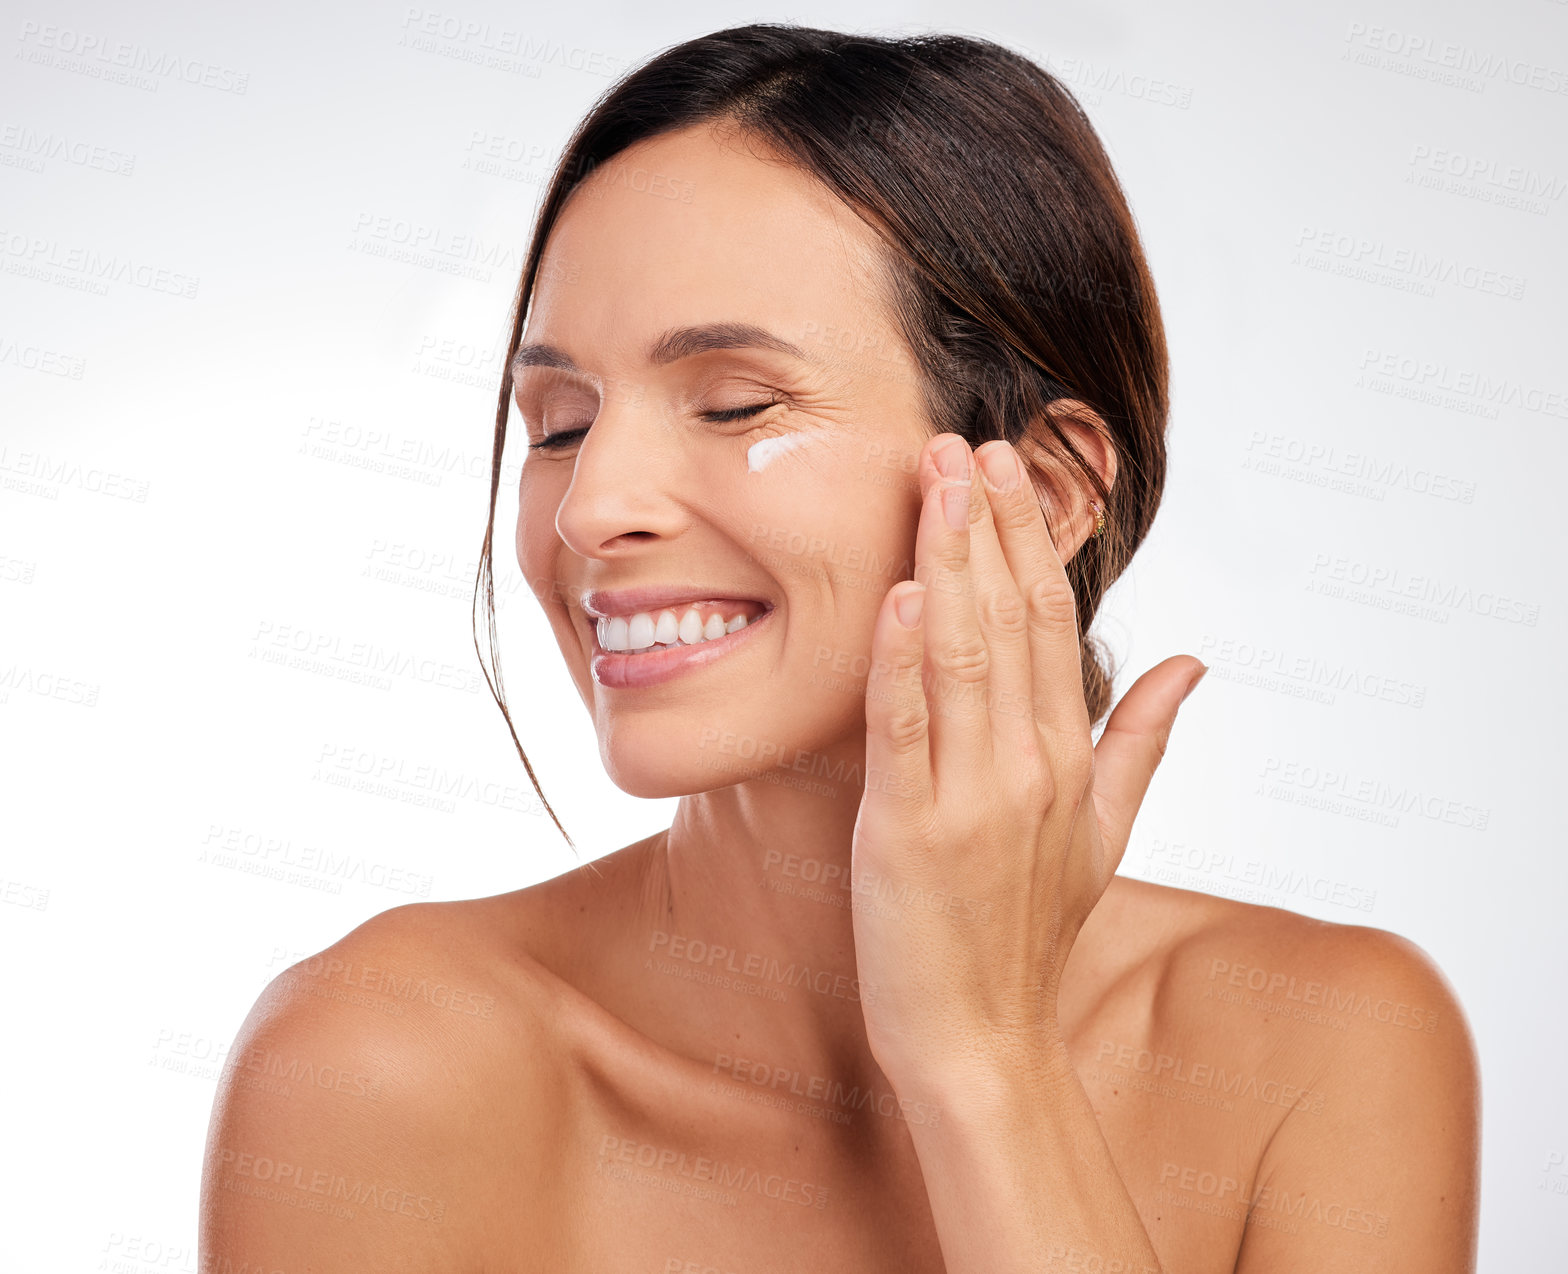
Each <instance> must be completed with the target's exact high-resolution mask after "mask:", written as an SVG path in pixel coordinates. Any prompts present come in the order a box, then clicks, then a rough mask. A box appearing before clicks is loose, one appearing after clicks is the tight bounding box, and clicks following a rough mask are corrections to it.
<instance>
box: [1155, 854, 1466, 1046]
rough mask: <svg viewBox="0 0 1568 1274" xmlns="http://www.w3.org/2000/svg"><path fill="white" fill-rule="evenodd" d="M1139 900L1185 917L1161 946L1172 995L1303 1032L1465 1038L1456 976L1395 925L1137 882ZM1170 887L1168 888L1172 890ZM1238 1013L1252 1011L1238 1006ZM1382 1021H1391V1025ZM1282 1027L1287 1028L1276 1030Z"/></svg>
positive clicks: (1343, 1038) (1348, 1037)
mask: <svg viewBox="0 0 1568 1274" xmlns="http://www.w3.org/2000/svg"><path fill="white" fill-rule="evenodd" d="M1139 884H1140V886H1141V888H1143V889H1144V890H1157V891H1159V893H1158V894H1149V895H1147V896H1146V899H1147V900H1146V902H1145V905H1146V906H1149V907H1151V908H1162V907H1164V908H1168V909H1171V910H1172V911H1173V912H1174V913H1175V914H1177V915H1179V916H1180V917H1181V919H1180V920H1178V921H1175V922H1173V923H1172V924H1171V925H1170V927H1169V928H1168V930H1167V932H1168V933H1169V934H1170V940H1169V941H1168V942H1167V943H1166V944H1165V949H1164V950H1163V951H1162V952H1161V959H1162V964H1163V972H1162V981H1163V984H1164V989H1165V990H1166V991H1167V992H1168V993H1169V994H1170V995H1171V997H1172V998H1173V999H1174V1000H1175V1001H1178V1002H1180V1001H1183V1000H1190V999H1200V1000H1204V1001H1207V1002H1208V1005H1207V1007H1208V1008H1209V1009H1218V1008H1219V1007H1221V1006H1236V1007H1239V1008H1241V1009H1244V1010H1247V1011H1248V1012H1249V1013H1250V1014H1251V1017H1252V1019H1255V1020H1271V1022H1272V1025H1273V1026H1276V1027H1284V1026H1286V1025H1287V1024H1288V1025H1289V1026H1291V1027H1292V1028H1294V1029H1293V1031H1292V1032H1288V1033H1293V1034H1300V1035H1302V1036H1304V1037H1305V1038H1308V1039H1320V1038H1321V1039H1329V1038H1333V1037H1338V1039H1339V1042H1340V1043H1341V1044H1348V1043H1350V1042H1351V1041H1361V1040H1366V1039H1382V1038H1384V1037H1385V1036H1387V1035H1388V1034H1389V1031H1392V1032H1393V1038H1395V1039H1399V1038H1410V1039H1413V1038H1415V1037H1417V1036H1421V1037H1426V1038H1428V1039H1430V1040H1433V1041H1436V1040H1437V1039H1439V1038H1442V1039H1444V1040H1445V1041H1448V1042H1450V1043H1453V1044H1456V1045H1460V1046H1462V1047H1461V1051H1464V1050H1465V1049H1468V1048H1469V1047H1470V1045H1471V1037H1470V1031H1469V1025H1468V1023H1467V1021H1466V1019H1465V1016H1464V1012H1463V1009H1462V1008H1461V1006H1460V1003H1459V999H1458V996H1457V995H1456V993H1455V991H1454V988H1453V986H1452V984H1451V983H1450V982H1449V980H1448V978H1447V977H1446V976H1445V975H1444V973H1443V971H1442V970H1441V969H1440V968H1439V967H1438V965H1437V963H1436V961H1435V960H1433V958H1432V956H1431V955H1430V954H1429V953H1428V952H1427V951H1426V950H1425V949H1424V948H1422V947H1421V946H1419V945H1418V944H1416V943H1415V942H1412V941H1411V940H1410V939H1409V938H1406V937H1404V936H1402V935H1400V934H1397V933H1393V932H1391V931H1390V930H1387V929H1378V928H1373V927H1371V926H1368V925H1349V924H1337V923H1334V922H1332V921H1326V920H1318V919H1315V918H1313V917H1311V916H1304V915H1301V914H1299V913H1297V912H1293V911H1287V910H1284V909H1283V908H1279V907H1264V906H1258V905H1255V904H1253V903H1246V902H1239V901H1236V900H1234V899H1229V898H1218V897H1212V896H1210V895H1207V894H1198V893H1194V892H1192V891H1189V890H1183V889H1171V888H1169V887H1167V886H1164V885H1152V884H1145V883H1143V882H1139ZM1173 896H1174V897H1173ZM1243 1020H1248V1019H1247V1018H1246V1016H1245V1015H1243ZM1382 1028H1388V1029H1387V1030H1385V1029H1382ZM1280 1033H1281V1034H1287V1032H1280Z"/></svg>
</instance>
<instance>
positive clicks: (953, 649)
mask: <svg viewBox="0 0 1568 1274" xmlns="http://www.w3.org/2000/svg"><path fill="white" fill-rule="evenodd" d="M954 439H956V441H954ZM943 445H946V446H948V447H951V448H952V450H953V455H954V456H955V457H957V458H958V459H960V460H965V461H967V460H969V457H970V452H969V444H968V443H967V442H965V441H964V439H963V438H961V437H959V436H958V435H957V434H938V435H937V437H936V438H934V439H932V440H931V441H930V442H928V443H927V444H926V446H925V448H924V449H923V451H922V455H921V461H920V468H921V473H920V480H921V482H922V483H923V484H924V486H925V499H924V501H923V502H922V504H921V507H920V525H919V528H918V529H917V530H916V532H915V578H916V579H918V580H920V581H921V582H922V583H923V584H925V586H926V605H925V613H924V615H923V616H922V622H923V625H924V628H925V674H926V675H925V684H926V704H927V707H928V708H929V711H930V714H931V781H932V785H933V786H934V787H935V788H936V789H937V790H938V791H940V790H941V788H942V786H943V784H944V783H948V784H951V785H952V786H953V787H954V788H957V787H959V786H965V787H969V788H970V790H974V789H975V786H976V785H978V784H980V783H981V782H982V781H983V780H984V779H985V778H986V777H987V776H988V775H989V774H990V772H991V767H992V762H993V752H992V748H991V713H990V709H989V708H988V707H987V706H986V688H987V683H988V681H989V676H990V661H991V653H990V649H989V648H988V647H987V645H986V642H985V636H984V634H982V633H981V631H980V617H979V615H978V614H976V612H975V590H974V580H973V578H972V576H971V574H970V567H969V544H970V534H969V525H970V520H971V517H972V515H973V513H974V510H975V500H976V499H980V498H983V496H982V495H980V494H979V493H978V492H977V491H976V482H977V479H976V477H975V475H974V472H973V464H972V463H971V464H970V473H969V476H968V478H967V479H950V478H947V477H945V476H943V474H942V471H941V470H940V469H939V468H938V467H937V463H936V454H937V452H939V451H941V450H942V449H943Z"/></svg>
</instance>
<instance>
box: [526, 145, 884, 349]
mask: <svg viewBox="0 0 1568 1274" xmlns="http://www.w3.org/2000/svg"><path fill="white" fill-rule="evenodd" d="M881 251H882V249H881V243H880V240H879V239H878V237H877V235H876V233H875V231H874V230H873V229H872V228H871V227H870V226H869V225H868V224H867V223H866V222H865V221H863V220H862V219H861V218H860V217H859V216H857V215H856V213H855V212H854V210H852V209H851V208H849V207H848V206H847V205H845V204H844V203H843V202H842V201H840V200H839V199H838V198H837V197H836V196H834V195H833V193H832V192H831V191H829V190H828V188H827V187H826V186H824V185H823V184H822V182H821V181H819V180H818V179H817V178H816V177H814V176H813V175H811V174H809V173H807V172H804V171H802V170H801V169H800V168H798V167H796V166H795V165H793V164H791V163H788V162H786V161H784V160H783V159H782V158H780V157H778V156H776V155H774V154H773V153H772V152H770V151H768V150H767V149H765V147H764V144H763V143H762V142H760V141H757V140H755V139H750V138H747V137H742V136H741V135H739V134H737V133H735V132H733V131H732V130H727V131H725V132H723V133H720V132H718V131H716V130H714V129H713V128H712V127H711V126H710V125H708V124H701V125H694V126H692V127H690V128H686V129H682V130H680V131H678V132H675V133H669V134H665V135H663V136H660V137H656V138H652V139H650V140H648V141H645V142H640V143H638V144H637V145H636V146H633V147H630V148H628V149H627V150H625V151H622V152H621V153H620V154H618V155H617V156H615V158H614V159H612V160H609V161H607V162H606V163H605V164H603V165H601V166H600V167H599V168H598V169H596V170H595V171H594V172H593V174H592V175H591V176H589V177H588V178H587V179H586V180H585V181H584V182H583V183H582V184H581V185H580V186H579V187H578V188H577V189H576V190H575V191H574V192H573V194H572V196H571V198H570V199H569V200H568V202H567V205H566V207H565V209H564V210H563V211H562V213H561V215H560V216H559V218H558V219H557V221H556V224H555V225H554V227H553V228H552V229H551V232H550V237H549V240H548V242H547V244H546V248H545V254H544V259H543V260H542V262H541V263H540V270H539V277H538V281H537V282H536V284H535V289H534V299H533V304H532V308H531V311H530V314H529V323H528V331H529V339H530V340H546V339H548V340H550V341H552V342H554V343H557V344H562V345H565V346H566V347H567V348H568V350H569V351H570V352H572V353H574V354H577V355H579V356H582V357H589V358H602V357H607V356H611V357H613V356H614V355H615V354H617V353H624V354H625V355H627V356H631V355H632V354H633V353H634V351H637V350H640V349H641V348H642V347H643V344H644V342H645V341H646V339H647V338H648V336H649V335H650V334H653V333H656V332H660V331H663V330H665V329H667V328H669V327H671V326H673V325H677V324H685V323H692V324H696V323H708V322H719V321H737V322H754V323H757V324H758V325H760V326H765V327H769V328H771V329H772V330H774V331H777V332H778V333H779V334H780V335H782V336H785V337H786V338H788V339H791V340H796V341H801V342H802V343H805V344H809V343H811V341H812V338H813V335H814V334H816V335H820V333H821V332H822V331H823V330H824V329H825V328H826V327H828V326H829V325H835V324H836V325H838V326H840V327H848V328H851V329H853V330H857V331H860V332H866V333H868V334H875V333H885V332H886V328H885V326H884V325H885V323H886V321H887V316H886V315H885V314H884V313H883V305H884V301H883V299H882V291H881V288H882V266H881ZM579 339H581V340H592V341H593V342H594V348H593V349H592V350H590V349H587V348H583V349H573V348H572V346H573V345H574V344H575V343H576V341H577V340H579Z"/></svg>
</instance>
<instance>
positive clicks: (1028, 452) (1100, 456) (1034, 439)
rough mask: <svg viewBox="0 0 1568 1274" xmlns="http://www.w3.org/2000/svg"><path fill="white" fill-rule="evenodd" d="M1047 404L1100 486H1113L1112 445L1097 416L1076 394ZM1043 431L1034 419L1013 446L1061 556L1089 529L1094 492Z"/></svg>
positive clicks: (1088, 533)
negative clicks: (1050, 444) (1056, 452)
mask: <svg viewBox="0 0 1568 1274" xmlns="http://www.w3.org/2000/svg"><path fill="white" fill-rule="evenodd" d="M1047 410H1048V411H1049V412H1050V414H1051V420H1052V422H1053V423H1054V424H1055V425H1056V427H1057V428H1058V429H1060V430H1061V431H1062V432H1063V433H1064V434H1066V435H1067V436H1068V437H1069V438H1070V439H1071V440H1072V443H1073V445H1074V446H1075V447H1076V448H1077V449H1078V454H1079V455H1081V456H1082V457H1083V458H1084V460H1085V461H1086V462H1087V463H1088V464H1089V465H1090V466H1091V467H1092V468H1093V469H1094V470H1095V472H1096V473H1098V474H1099V475H1100V480H1101V481H1102V482H1104V483H1105V485H1106V487H1107V488H1110V487H1113V486H1115V484H1116V449H1115V448H1114V447H1113V446H1112V445H1111V443H1110V441H1109V438H1108V436H1107V435H1108V431H1107V429H1106V427H1105V422H1104V421H1103V420H1101V418H1100V416H1099V415H1098V414H1097V413H1096V412H1095V411H1094V410H1093V409H1092V408H1090V407H1089V406H1088V405H1087V404H1085V403H1082V402H1079V401H1078V400H1077V399H1076V398H1059V399H1057V400H1056V401H1055V402H1053V403H1051V405H1050V406H1049V408H1048V409H1047ZM1049 436H1050V428H1049V426H1048V425H1047V424H1046V423H1045V422H1044V421H1043V420H1040V421H1037V422H1035V424H1034V425H1033V426H1032V427H1031V428H1030V430H1029V432H1028V433H1026V434H1025V435H1024V436H1023V438H1021V439H1020V440H1019V443H1018V451H1019V454H1020V455H1021V456H1022V458H1023V460H1024V463H1025V465H1026V467H1027V468H1028V471H1029V476H1030V479H1031V480H1032V481H1033V483H1034V488H1035V491H1036V493H1037V494H1038V495H1039V496H1040V499H1041V506H1042V507H1043V508H1044V509H1045V521H1046V525H1047V526H1049V527H1050V529H1051V541H1052V543H1054V544H1055V545H1056V552H1057V556H1058V557H1060V558H1061V559H1062V561H1063V562H1066V561H1067V560H1068V559H1069V558H1071V557H1072V555H1073V554H1074V553H1076V552H1077V551H1078V550H1079V548H1080V547H1081V546H1082V545H1083V542H1084V541H1085V540H1087V539H1088V538H1089V537H1090V536H1091V535H1092V534H1093V533H1094V523H1095V514H1094V509H1093V507H1092V502H1093V501H1095V500H1097V499H1099V496H1098V494H1097V493H1096V492H1095V490H1094V488H1093V487H1092V486H1091V485H1090V484H1089V483H1088V482H1087V481H1086V480H1085V479H1084V476H1083V474H1082V473H1080V472H1079V470H1078V468H1077V467H1076V466H1075V465H1072V464H1069V463H1067V462H1065V461H1062V460H1059V459H1058V458H1057V457H1056V456H1055V455H1054V454H1052V452H1051V451H1050V449H1049V448H1048V447H1047V446H1046V445H1045V444H1044V443H1043V442H1042V441H1041V439H1043V438H1047V437H1049ZM1101 507H1102V508H1103V507H1104V505H1103V504H1102V505H1101Z"/></svg>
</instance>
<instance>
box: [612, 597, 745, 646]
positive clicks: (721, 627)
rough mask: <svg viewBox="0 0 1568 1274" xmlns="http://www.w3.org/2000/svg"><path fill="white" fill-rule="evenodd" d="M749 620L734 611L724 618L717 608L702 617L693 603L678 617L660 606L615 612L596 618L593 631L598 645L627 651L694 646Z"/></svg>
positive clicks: (728, 631) (738, 627) (743, 625)
mask: <svg viewBox="0 0 1568 1274" xmlns="http://www.w3.org/2000/svg"><path fill="white" fill-rule="evenodd" d="M758 618H761V617H760V616H759V617H758ZM749 622H750V621H749V620H748V619H747V618H746V616H745V615H736V616H735V618H734V619H731V620H729V621H728V622H726V621H725V619H724V617H723V616H722V615H720V614H718V613H717V612H715V613H714V614H711V615H709V616H708V618H707V620H706V621H704V620H703V618H702V616H701V615H699V614H698V613H697V609H696V607H691V608H689V609H688V610H687V611H686V613H685V614H684V615H682V616H681V617H680V618H679V619H677V618H676V615H675V612H674V611H673V610H661V611H659V612H658V613H657V614H655V613H654V612H652V611H638V612H637V613H636V614H635V615H630V616H626V615H616V616H613V617H612V618H610V619H601V620H599V621H598V623H597V625H596V631H597V635H598V638H599V646H600V648H601V649H603V650H627V651H630V650H647V649H649V648H650V647H652V646H674V645H677V644H679V645H683V646H695V645H697V643H698V642H704V641H713V640H714V639H715V638H718V637H724V636H727V635H728V634H730V633H733V632H738V631H739V630H740V629H742V628H744V627H745V626H746V625H747V624H748V623H749Z"/></svg>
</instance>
